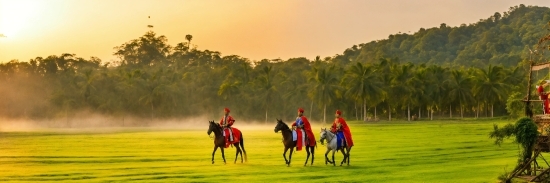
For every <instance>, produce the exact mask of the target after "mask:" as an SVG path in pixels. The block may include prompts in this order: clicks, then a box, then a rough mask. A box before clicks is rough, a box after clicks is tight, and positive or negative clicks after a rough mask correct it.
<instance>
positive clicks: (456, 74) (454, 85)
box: [447, 70, 474, 118]
mask: <svg viewBox="0 0 550 183" xmlns="http://www.w3.org/2000/svg"><path fill="white" fill-rule="evenodd" d="M447 87H448V89H449V92H448V95H449V96H448V99H449V100H450V102H451V103H455V102H458V104H459V106H460V117H461V118H464V105H465V104H467V103H468V102H470V101H472V100H473V98H474V97H473V95H472V91H471V90H470V89H471V88H472V78H470V77H467V76H465V74H464V72H463V71H460V70H453V71H451V77H450V78H449V80H447ZM449 106H450V107H449V111H452V105H449ZM449 114H450V115H451V117H452V112H450V113H449Z"/></svg>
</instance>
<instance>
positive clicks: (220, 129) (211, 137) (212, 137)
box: [208, 126, 223, 140]
mask: <svg viewBox="0 0 550 183" xmlns="http://www.w3.org/2000/svg"><path fill="white" fill-rule="evenodd" d="M216 129H217V130H218V131H219V132H220V135H221V136H222V137H223V129H222V128H218V127H217V126H216ZM212 132H213V133H214V136H211V135H208V137H210V139H212V140H214V139H216V138H217V137H218V136H216V132H214V130H212Z"/></svg>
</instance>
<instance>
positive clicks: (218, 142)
mask: <svg viewBox="0 0 550 183" xmlns="http://www.w3.org/2000/svg"><path fill="white" fill-rule="evenodd" d="M208 123H209V125H210V126H209V128H208V131H207V133H208V136H210V134H211V133H212V132H214V151H213V152H212V164H214V154H216V150H218V147H219V148H220V149H221V151H222V158H223V163H224V164H226V162H225V155H224V152H223V150H224V148H225V138H224V137H223V128H222V127H220V125H218V124H217V123H215V122H214V121H208ZM240 135H241V136H240V141H239V142H235V143H233V145H234V146H235V148H237V153H236V154H235V162H234V163H237V158H238V157H239V153H240V154H241V163H243V152H244V161H245V162H246V161H248V158H247V156H246V150H244V138H243V135H242V133H240ZM241 147H242V149H241Z"/></svg>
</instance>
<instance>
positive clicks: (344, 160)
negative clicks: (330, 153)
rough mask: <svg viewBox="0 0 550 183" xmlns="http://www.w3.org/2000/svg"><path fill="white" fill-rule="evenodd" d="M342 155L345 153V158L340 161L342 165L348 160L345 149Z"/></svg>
mask: <svg viewBox="0 0 550 183" xmlns="http://www.w3.org/2000/svg"><path fill="white" fill-rule="evenodd" d="M342 155H344V159H342V162H340V166H342V164H344V162H346V159H347V155H346V151H345V149H342Z"/></svg>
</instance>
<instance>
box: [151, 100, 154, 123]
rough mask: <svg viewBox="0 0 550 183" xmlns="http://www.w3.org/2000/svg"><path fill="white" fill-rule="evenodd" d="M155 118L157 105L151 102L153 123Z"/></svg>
mask: <svg viewBox="0 0 550 183" xmlns="http://www.w3.org/2000/svg"><path fill="white" fill-rule="evenodd" d="M154 118H155V105H153V102H151V123H152V122H153V119H154Z"/></svg>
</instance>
